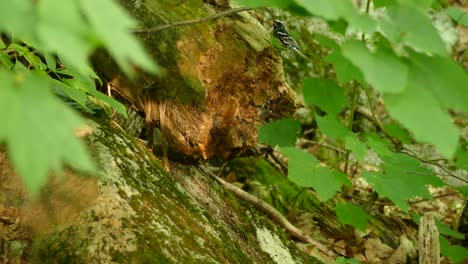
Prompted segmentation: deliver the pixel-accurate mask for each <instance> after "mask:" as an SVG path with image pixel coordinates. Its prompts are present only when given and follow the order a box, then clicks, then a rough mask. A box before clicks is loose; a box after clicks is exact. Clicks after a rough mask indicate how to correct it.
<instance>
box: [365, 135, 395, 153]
mask: <svg viewBox="0 0 468 264" xmlns="http://www.w3.org/2000/svg"><path fill="white" fill-rule="evenodd" d="M365 139H366V144H367V145H368V146H369V147H370V148H372V149H373V150H374V151H375V153H377V154H378V155H379V156H380V157H381V158H385V157H390V156H392V155H393V151H391V150H390V149H391V143H390V141H389V140H387V139H386V138H383V137H380V136H379V135H377V134H376V133H366V134H365Z"/></svg>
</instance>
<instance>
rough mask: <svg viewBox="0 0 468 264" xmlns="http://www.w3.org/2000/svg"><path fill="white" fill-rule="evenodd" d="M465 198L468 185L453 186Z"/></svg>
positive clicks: (467, 192)
mask: <svg viewBox="0 0 468 264" xmlns="http://www.w3.org/2000/svg"><path fill="white" fill-rule="evenodd" d="M455 189H457V190H458V191H459V192H460V193H461V194H462V195H463V196H465V198H467V197H468V185H465V186H458V187H455Z"/></svg>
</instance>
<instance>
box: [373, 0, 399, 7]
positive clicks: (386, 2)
mask: <svg viewBox="0 0 468 264" xmlns="http://www.w3.org/2000/svg"><path fill="white" fill-rule="evenodd" d="M396 4H397V0H374V7H375V8H380V7H386V6H391V5H396Z"/></svg>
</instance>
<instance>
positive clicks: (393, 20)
mask: <svg viewBox="0 0 468 264" xmlns="http://www.w3.org/2000/svg"><path fill="white" fill-rule="evenodd" d="M387 14H388V16H389V19H388V20H386V19H381V20H380V28H381V30H382V33H383V34H384V35H385V36H386V37H387V38H388V39H390V40H391V41H392V42H395V43H399V42H402V43H404V44H406V45H408V46H410V47H413V48H414V49H415V50H422V51H424V52H428V53H431V54H438V55H440V56H444V57H447V56H448V55H449V53H448V51H447V49H446V47H445V44H444V42H443V41H442V38H441V37H440V35H439V33H438V32H437V30H436V29H435V28H434V26H433V25H432V22H431V20H430V19H429V17H428V16H427V15H426V14H425V10H423V9H418V8H416V7H414V6H411V5H409V4H408V5H406V4H403V3H401V4H400V5H392V6H389V7H387Z"/></svg>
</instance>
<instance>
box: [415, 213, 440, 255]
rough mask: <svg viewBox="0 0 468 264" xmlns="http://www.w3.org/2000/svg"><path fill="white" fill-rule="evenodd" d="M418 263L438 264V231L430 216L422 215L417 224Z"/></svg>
mask: <svg viewBox="0 0 468 264" xmlns="http://www.w3.org/2000/svg"><path fill="white" fill-rule="evenodd" d="M419 263H420V264H436V263H437V264H438V263H440V244H439V231H438V230H437V226H436V224H435V221H434V218H433V217H432V216H431V215H424V216H423V217H421V220H420V222H419Z"/></svg>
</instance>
